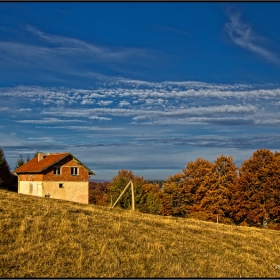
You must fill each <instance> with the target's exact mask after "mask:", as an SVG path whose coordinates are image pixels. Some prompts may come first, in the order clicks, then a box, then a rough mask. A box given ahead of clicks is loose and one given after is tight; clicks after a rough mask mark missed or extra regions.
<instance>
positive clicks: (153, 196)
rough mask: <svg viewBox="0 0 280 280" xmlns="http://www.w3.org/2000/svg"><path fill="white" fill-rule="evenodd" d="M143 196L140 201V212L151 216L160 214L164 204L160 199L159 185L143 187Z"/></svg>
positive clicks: (149, 184)
mask: <svg viewBox="0 0 280 280" xmlns="http://www.w3.org/2000/svg"><path fill="white" fill-rule="evenodd" d="M142 190H143V194H142V196H141V198H140V201H139V211H140V212H143V213H150V214H160V212H161V208H162V204H161V201H160V198H159V193H160V187H159V184H152V183H147V184H144V185H142Z"/></svg>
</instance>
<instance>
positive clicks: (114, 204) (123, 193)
mask: <svg viewBox="0 0 280 280" xmlns="http://www.w3.org/2000/svg"><path fill="white" fill-rule="evenodd" d="M131 183H132V182H131V181H129V182H128V184H127V185H126V187H125V188H124V190H123V191H122V193H121V194H120V196H119V197H118V199H117V200H116V201H115V203H114V205H113V206H112V207H111V208H114V207H115V205H116V204H117V203H118V201H119V200H120V198H121V197H122V195H123V194H124V192H125V191H126V189H127V188H128V186H129V184H131Z"/></svg>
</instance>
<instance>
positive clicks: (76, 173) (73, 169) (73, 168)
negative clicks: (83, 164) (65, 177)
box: [71, 167, 78, 176]
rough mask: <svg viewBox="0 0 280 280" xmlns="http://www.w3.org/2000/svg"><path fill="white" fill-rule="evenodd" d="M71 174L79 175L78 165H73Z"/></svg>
mask: <svg viewBox="0 0 280 280" xmlns="http://www.w3.org/2000/svg"><path fill="white" fill-rule="evenodd" d="M71 175H73V176H77V175H78V167H71Z"/></svg>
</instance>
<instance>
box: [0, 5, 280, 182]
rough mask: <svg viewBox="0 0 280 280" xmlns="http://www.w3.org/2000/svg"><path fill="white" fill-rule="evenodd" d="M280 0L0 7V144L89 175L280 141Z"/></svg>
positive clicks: (12, 152)
mask: <svg viewBox="0 0 280 280" xmlns="http://www.w3.org/2000/svg"><path fill="white" fill-rule="evenodd" d="M279 14H280V3H257V2H255V3H250V2H248V3H240V2H228V3H227V2H224V3H219V2H213V3H207V2H190V3H188V2H183V3H180V2H176V3H172V2H169V3H164V2H161V3H157V2H151V3H145V2H142V3H140V2H138V3H132V2H131V3H125V2H116V3H113V2H107V3H106V2H104V3H102V2H96V3H95V2H91V3H86V2H83V3H78V2H75V3H71V2H69V3H63V2H61V3H55V2H53V3H52V2H49V3H48V2H43V3H39V2H37V3H31V2H30V3H20V2H18V3H12V2H6V3H0V61H1V63H0V73H1V75H0V100H1V101H0V102H1V103H0V104H1V106H0V147H1V148H2V149H3V150H4V153H5V156H6V159H7V161H8V163H9V165H10V167H11V169H12V170H13V168H14V166H15V164H16V161H17V159H18V158H19V155H20V154H22V155H23V156H24V157H26V156H27V155H28V154H29V155H30V156H33V154H34V152H35V151H36V150H37V149H38V150H39V151H43V152H46V153H47V152H64V151H70V152H71V153H72V154H74V155H75V156H76V157H77V158H79V159H80V160H81V161H82V162H83V163H84V164H86V165H87V166H88V167H89V168H91V169H92V170H93V171H94V172H95V173H96V176H95V177H94V178H95V179H97V180H111V179H112V177H113V176H115V175H116V174H117V171H118V170H120V169H128V170H132V171H133V172H134V173H135V174H137V175H140V176H143V177H145V178H146V179H166V178H167V177H168V176H170V175H173V174H175V173H177V172H180V171H181V170H182V169H183V168H184V167H185V166H186V164H187V163H188V162H189V161H193V160H195V159H197V158H199V157H202V158H205V159H208V160H210V161H212V162H213V161H214V160H215V159H216V158H217V157H218V156H220V155H221V154H224V155H232V156H233V157H234V160H235V163H236V164H237V166H240V165H241V163H242V162H243V161H244V160H245V159H248V158H249V157H250V156H251V155H252V153H253V151H254V150H256V149H261V148H266V149H270V150H272V151H275V150H278V151H279V146H280V138H279V136H280V129H279V128H280V127H279V125H280V113H279V108H280V83H279V74H280V51H279V50H280V36H279V31H280V17H279Z"/></svg>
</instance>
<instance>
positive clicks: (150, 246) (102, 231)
mask: <svg viewBox="0 0 280 280" xmlns="http://www.w3.org/2000/svg"><path fill="white" fill-rule="evenodd" d="M0 221H1V227H0V232H1V238H0V255H1V257H0V277H1V278H33V277H36V278H42V277H43V278H174V277H175V278H208V277H209V278H218V277H220V278H224V277H226V278H229V277H230V278H249V277H250V278H255V277H258V278H269V277H273V278H279V276H280V247H279V244H280V233H279V231H272V230H265V229H257V228H249V227H238V226H232V225H224V224H217V223H212V222H203V221H199V220H193V219H187V218H175V217H162V216H155V215H148V214H142V213H139V212H132V211H125V210H121V209H119V208H116V209H115V208H114V209H113V210H110V208H108V207H101V206H95V205H83V204H79V203H74V202H68V201H62V200H55V199H49V198H39V197H32V196H27V195H20V194H17V193H12V192H9V191H6V190H0Z"/></svg>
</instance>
